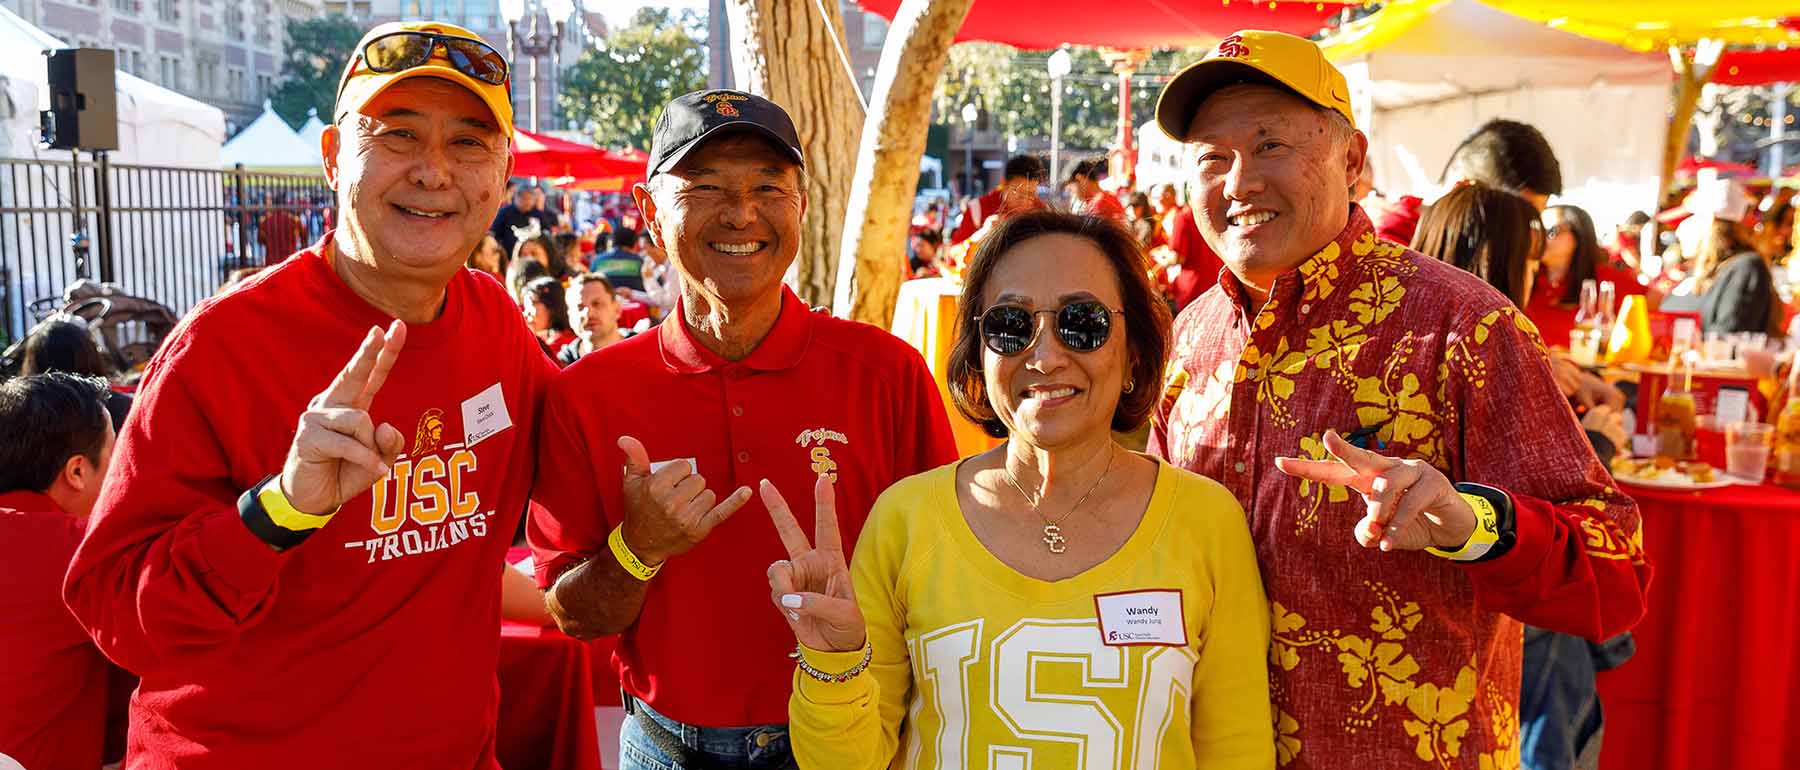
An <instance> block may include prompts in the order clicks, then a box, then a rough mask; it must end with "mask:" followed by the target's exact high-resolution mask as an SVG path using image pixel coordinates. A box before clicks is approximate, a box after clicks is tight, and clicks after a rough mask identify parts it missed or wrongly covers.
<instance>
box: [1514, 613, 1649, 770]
mask: <svg viewBox="0 0 1800 770" xmlns="http://www.w3.org/2000/svg"><path fill="white" fill-rule="evenodd" d="M1636 650H1637V646H1636V644H1635V643H1634V642H1633V641H1632V639H1631V634H1629V633H1625V634H1620V635H1618V636H1615V637H1613V638H1611V639H1608V640H1606V641H1605V642H1604V643H1601V644H1594V643H1593V642H1589V641H1588V640H1586V639H1582V638H1580V637H1577V636H1569V635H1567V634H1559V633H1556V632H1554V631H1545V630H1544V629H1541V628H1535V627H1532V626H1526V627H1525V656H1524V666H1523V671H1521V676H1520V680H1521V681H1520V685H1521V687H1520V698H1519V728H1520V739H1521V746H1520V749H1521V750H1520V752H1519V753H1520V757H1519V759H1520V762H1521V763H1522V765H1523V767H1524V768H1525V770H1577V769H1578V768H1592V767H1598V766H1599V761H1600V740H1601V736H1602V734H1603V733H1604V732H1605V730H1604V721H1603V719H1602V717H1601V713H1600V696H1599V693H1597V692H1596V691H1595V687H1594V675H1595V674H1596V673H1598V672H1601V671H1605V670H1607V669H1610V668H1613V667H1615V666H1617V665H1619V664H1621V663H1624V662H1625V661H1626V660H1629V659H1630V658H1631V655H1632V653H1633V652H1635V651H1636Z"/></svg>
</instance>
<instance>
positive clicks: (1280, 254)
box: [1150, 31, 1650, 770]
mask: <svg viewBox="0 0 1800 770" xmlns="http://www.w3.org/2000/svg"><path fill="white" fill-rule="evenodd" d="M1354 121H1355V118H1354V117H1353V116H1352V114H1351V110H1350V104H1349V89H1348V88H1347V86H1346V83H1345V80H1344V76H1343V75H1342V74H1341V73H1340V72H1338V71H1337V69H1336V68H1334V67H1333V66H1332V65H1331V64H1330V63H1329V62H1327V61H1326V60H1325V58H1324V56H1323V54H1322V53H1320V51H1319V49H1318V47H1317V46H1316V45H1314V44H1313V43H1311V42H1308V41H1306V40H1303V39H1301V38H1297V37H1292V36H1289V35H1283V34H1279V33H1272V32H1258V31H1246V32H1241V33H1239V34H1236V35H1233V36H1231V37H1228V38H1226V39H1225V40H1224V41H1221V43H1220V44H1219V47H1218V48H1217V49H1215V50H1214V51H1213V52H1212V53H1210V54H1208V55H1207V56H1206V58H1205V59H1203V60H1201V61H1200V62H1199V63H1198V64H1195V65H1193V66H1192V67H1189V68H1188V69H1187V70H1185V71H1183V72H1182V73H1181V74H1180V75H1178V76H1176V78H1175V79H1174V80H1173V81H1171V82H1170V84H1169V86H1168V88H1167V89H1166V90H1165V91H1164V92H1163V95H1162V97H1161V101H1160V102H1159V104H1158V106H1157V122H1158V124H1159V126H1160V127H1161V128H1162V130H1163V131H1164V132H1166V133H1168V134H1169V135H1170V136H1171V137H1174V138H1176V139H1177V140H1179V141H1182V142H1184V143H1185V144H1186V145H1187V147H1186V165H1187V168H1188V173H1189V175H1190V178H1189V183H1190V184H1191V185H1192V189H1193V190H1194V193H1195V198H1194V203H1193V206H1194V217H1195V223H1196V224H1197V225H1198V226H1199V228H1200V231H1201V234H1202V235H1203V236H1204V238H1205V239H1206V241H1207V242H1208V243H1209V244H1210V245H1211V246H1212V247H1213V249H1214V250H1215V251H1216V252H1218V254H1219V255H1220V257H1221V258H1222V259H1223V260H1224V262H1225V265H1226V267H1227V268H1228V274H1227V275H1224V276H1222V277H1221V280H1220V283H1219V284H1218V285H1217V286H1215V287H1214V288H1212V289H1210V290H1208V291H1207V292H1206V293H1205V294H1204V295H1202V296H1201V297H1200V298H1199V299H1198V300H1196V301H1195V302H1194V304H1192V305H1191V306H1189V307H1188V308H1187V309H1186V310H1184V311H1183V312H1182V314H1181V316H1180V318H1179V319H1178V320H1177V322H1176V328H1175V338H1176V341H1175V348H1174V353H1173V361H1172V362H1171V366H1170V368H1169V381H1168V383H1167V389H1166V391H1165V396H1164V401H1163V405H1162V407H1161V408H1160V409H1159V410H1158V413H1157V419H1156V423H1155V428H1154V430H1153V433H1152V435H1151V442H1150V445H1151V450H1152V451H1153V452H1156V453H1158V454H1161V455H1162V456H1164V457H1166V458H1168V459H1169V460H1170V461H1171V462H1173V463H1175V464H1177V465H1180V466H1182V467H1184V468H1187V469H1189V470H1192V471H1196V472H1199V473H1202V474H1205V475H1207V476H1210V477H1212V478H1214V479H1217V480H1218V481H1220V482H1221V483H1223V484H1225V486H1226V487H1228V488H1229V489H1231V490H1232V492H1233V493H1234V494H1236V495H1237V497H1238V499H1239V501H1240V502H1242V503H1243V506H1244V510H1245V511H1246V512H1247V514H1248V516H1249V517H1250V527H1251V534H1252V536H1253V538H1254V539H1255V542H1256V547H1257V556H1258V559H1259V561H1260V563H1261V567H1262V573H1263V581H1264V583H1265V586H1266V588H1267V590H1268V594H1269V599H1270V602H1271V604H1272V608H1273V613H1274V621H1273V627H1274V642H1273V645H1272V647H1271V649H1270V656H1269V659H1270V673H1271V677H1272V686H1271V695H1272V696H1273V700H1274V705H1275V707H1276V710H1275V715H1274V718H1275V728H1276V755H1277V760H1278V763H1279V764H1280V765H1281V766H1283V767H1287V768H1312V767H1336V766H1342V765H1343V764H1345V763H1346V762H1354V763H1355V764H1359V765H1366V766H1369V767H1381V768H1389V769H1393V768H1410V767H1421V768H1422V767H1433V768H1439V769H1440V770H1448V769H1451V768H1467V769H1468V770H1475V769H1476V768H1487V767H1517V766H1518V764H1519V752H1520V746H1519V721H1518V700H1519V661H1520V634H1521V630H1520V622H1521V621H1525V622H1529V623H1532V624H1534V625H1538V626H1542V627H1546V628H1550V629H1554V630H1558V631H1564V632H1567V633H1574V634H1579V635H1581V636H1585V637H1588V638H1591V639H1604V638H1606V637H1609V636H1611V635H1613V634H1616V633H1618V632H1619V631H1621V630H1624V629H1626V628H1629V627H1630V626H1631V625H1632V624H1633V623H1635V622H1637V620H1638V618H1639V617H1640V616H1641V615H1642V614H1643V612H1644V591H1645V588H1646V585H1647V584H1648V582H1649V579H1650V568H1649V565H1648V564H1646V563H1645V560H1644V553H1643V547H1642V542H1641V534H1640V529H1639V525H1638V513H1637V509H1636V506H1635V505H1634V504H1633V503H1632V502H1631V501H1630V499H1628V498H1626V497H1625V496H1624V495H1623V494H1621V493H1620V492H1619V490H1618V489H1616V488H1614V487H1612V486H1611V478H1610V477H1609V476H1608V475H1607V473H1606V470H1605V468H1604V467H1602V466H1601V464H1600V462H1599V460H1598V459H1597V458H1596V457H1595V456H1594V453H1593V450H1592V449H1591V448H1590V447H1589V445H1588V443H1587V440H1586V438H1585V437H1584V436H1583V435H1582V431H1581V428H1580V427H1579V425H1578V423H1577V422H1576V420H1575V417H1574V414H1573V412H1572V411H1571V410H1570V408H1569V405H1568V402H1567V400H1566V399H1564V398H1563V396H1562V394H1561V392H1560V391H1559V390H1558V389H1557V386H1556V383H1555V381H1554V380H1553V378H1552V376H1551V371H1550V365H1549V361H1548V359H1547V357H1546V355H1545V352H1544V348H1543V345H1542V343H1541V342H1540V341H1539V340H1538V338H1537V334H1536V332H1535V330H1534V329H1533V328H1532V326H1531V323H1530V322H1529V321H1527V320H1526V319H1525V318H1524V316H1523V315H1521V314H1520V313H1519V312H1518V311H1517V310H1516V309H1515V308H1514V307H1513V305H1512V303H1511V302H1510V301H1508V300H1507V299H1506V298H1505V297H1504V296H1501V295H1500V294H1499V293H1498V292H1496V291H1494V290H1493V289H1491V288H1490V287H1488V286H1487V285H1486V284H1485V283H1483V282H1481V281H1480V280H1479V279H1476V278H1474V277H1473V276H1471V275H1468V274H1466V273H1463V272H1461V271H1458V270H1456V269H1454V268H1451V267H1450V266H1448V265H1445V264H1443V263H1441V262H1437V261H1434V260H1432V259H1430V258H1428V257H1425V256H1423V255H1420V254H1418V253H1417V252H1413V251H1410V250H1407V249H1405V248H1403V247H1401V246H1399V245H1397V244H1394V243H1391V242H1387V241H1382V240H1380V239H1379V238H1377V237H1376V235H1375V232H1374V228H1373V226H1372V225H1371V223H1370V222H1369V218H1368V216H1367V215H1365V214H1364V213H1363V211H1362V210H1361V209H1360V208H1359V207H1357V206H1355V205H1353V204H1352V203H1351V201H1350V198H1349V190H1350V182H1351V181H1352V180H1354V179H1356V178H1357V175H1358V173H1359V172H1360V171H1361V168H1362V166H1363V164H1364V162H1365V160H1366V153H1367V147H1368V140H1367V139H1366V138H1365V137H1364V136H1363V135H1362V134H1361V133H1359V132H1357V131H1356V129H1355V122H1354ZM1271 457H1279V459H1278V460H1276V461H1275V462H1273V463H1271V462H1270V461H1269V459H1268V458H1271ZM1351 758H1354V759H1353V760H1352V759H1351Z"/></svg>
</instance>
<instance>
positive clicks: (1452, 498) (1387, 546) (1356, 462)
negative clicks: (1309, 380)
mask: <svg viewBox="0 0 1800 770" xmlns="http://www.w3.org/2000/svg"><path fill="white" fill-rule="evenodd" d="M1325 451H1326V453H1327V454H1328V455H1329V456H1330V459H1328V460H1306V459H1302V458H1298V457H1278V458H1276V459H1275V467H1276V468H1278V469H1280V470H1281V472H1282V473H1286V474H1287V475H1289V476H1295V477H1298V478H1302V479H1308V480H1311V481H1315V482H1320V483H1324V484H1336V485H1340V486H1345V487H1349V488H1351V489H1353V490H1356V492H1357V493H1358V494H1360V495H1362V498H1363V503H1364V504H1365V505H1366V506H1367V509H1368V511H1367V513H1366V514H1365V515H1364V516H1363V518H1362V520H1361V521H1358V522H1357V523H1356V528H1355V531H1354V534H1355V536H1356V542H1358V543H1360V544H1361V545H1362V546H1363V547H1364V548H1377V547H1379V548H1380V549H1381V550H1383V551H1396V550H1404V551H1411V550H1418V549H1422V548H1427V547H1432V546H1435V547H1438V548H1446V549H1451V550H1454V549H1457V548H1461V547H1462V545H1463V544H1464V543H1466V542H1468V539H1469V535H1470V534H1472V533H1473V532H1474V531H1475V512H1474V511H1473V510H1472V509H1470V508H1469V504H1468V503H1467V502H1465V501H1464V500H1463V499H1462V497H1461V496H1459V495H1457V494H1456V488H1455V487H1453V486H1451V484H1450V480H1449V479H1448V478H1446V477H1445V476H1444V474H1443V473H1441V472H1439V471H1438V469H1436V468H1433V467H1431V465H1429V464H1428V463H1426V462H1424V461H1422V460H1401V459H1397V458H1393V457H1388V456H1386V455H1382V454H1379V453H1376V452H1371V451H1369V450H1367V449H1362V448H1360V447H1357V446H1353V445H1352V444H1350V442H1348V441H1345V440H1344V438H1343V437H1342V436H1339V435H1338V433H1337V431H1335V430H1327V431H1325Z"/></svg>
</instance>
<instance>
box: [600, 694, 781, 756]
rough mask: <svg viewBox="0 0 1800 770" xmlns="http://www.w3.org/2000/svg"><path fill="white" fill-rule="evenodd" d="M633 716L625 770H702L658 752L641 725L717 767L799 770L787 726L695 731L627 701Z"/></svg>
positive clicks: (622, 744)
mask: <svg viewBox="0 0 1800 770" xmlns="http://www.w3.org/2000/svg"><path fill="white" fill-rule="evenodd" d="M625 700H626V704H625V709H626V711H627V712H630V714H631V715H630V716H628V717H626V718H625V724H624V725H623V726H622V727H621V728H620V730H619V768H620V770H702V768H692V767H688V766H685V765H682V764H681V763H680V762H678V761H677V759H676V758H675V757H671V756H669V755H668V754H666V753H664V752H663V750H662V749H660V748H658V747H657V745H656V742H655V741H652V740H651V739H650V736H649V735H647V734H645V732H644V727H643V725H642V724H641V723H640V722H639V721H638V720H642V719H648V720H652V721H654V722H656V723H657V724H658V725H661V726H662V728H663V729H664V730H667V731H668V732H669V733H670V734H672V735H673V736H674V737H675V738H676V739H677V740H680V741H681V743H682V745H684V746H686V747H688V748H689V749H692V750H693V751H694V752H695V753H697V754H700V755H703V757H704V758H705V759H707V760H710V762H711V765H710V766H712V767H721V768H733V769H734V770H798V767H799V766H798V765H796V764H794V752H793V749H792V748H791V747H790V746H789V745H788V732H787V725H762V726H759V727H695V726H694V725H689V724H683V723H681V722H677V721H675V720H673V719H670V718H668V717H665V716H663V715H661V714H658V713H656V712H654V711H651V710H650V707H648V706H645V705H644V704H643V702H642V701H639V700H637V699H636V698H632V697H631V696H630V695H626V696H625Z"/></svg>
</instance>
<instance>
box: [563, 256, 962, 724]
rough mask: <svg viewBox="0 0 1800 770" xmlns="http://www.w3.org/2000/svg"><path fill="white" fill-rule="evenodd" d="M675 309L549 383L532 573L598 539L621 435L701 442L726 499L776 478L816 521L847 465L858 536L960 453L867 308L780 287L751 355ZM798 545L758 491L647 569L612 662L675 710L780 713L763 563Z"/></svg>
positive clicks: (703, 717) (690, 714) (912, 369)
mask: <svg viewBox="0 0 1800 770" xmlns="http://www.w3.org/2000/svg"><path fill="white" fill-rule="evenodd" d="M680 317H681V316H680V313H676V314H675V317H674V318H671V319H670V320H669V321H668V322H666V323H663V324H662V325H661V326H660V327H658V328H659V331H658V332H657V333H656V334H643V335H639V336H636V337H632V338H630V339H627V340H625V341H624V342H619V343H616V344H613V345H608V346H607V347H605V348H601V349H600V350H597V351H595V352H593V353H591V354H589V355H588V356H586V357H584V358H582V359H581V360H580V361H577V362H575V363H574V364H572V365H570V366H569V368H567V369H564V370H563V372H562V374H561V375H559V376H558V377H557V378H556V380H555V382H554V383H553V384H552V385H551V389H550V394H549V397H548V401H547V402H546V404H545V412H544V420H543V424H542V429H543V433H542V440H541V442H540V444H539V452H538V461H539V463H540V465H539V468H538V480H537V485H536V488H535V490H534V491H533V494H532V497H533V499H534V500H535V501H536V502H537V503H539V504H540V505H541V506H542V507H543V510H541V511H539V510H535V509H534V510H533V512H532V516H531V526H530V528H529V530H528V534H529V537H530V540H531V547H532V550H533V551H534V553H535V556H536V562H537V577H538V583H539V584H540V585H543V586H549V585H550V583H552V582H553V581H554V580H555V579H556V578H557V576H559V575H561V574H562V573H563V571H564V570H567V569H568V568H569V567H571V566H573V565H575V564H576V563H578V562H580V561H581V560H583V559H585V558H587V557H589V556H593V555H595V554H601V555H602V556H601V558H607V559H610V558H612V555H611V553H610V552H609V551H608V550H607V547H606V537H607V535H608V534H609V533H611V532H612V529H613V527H615V526H617V525H618V524H619V523H620V522H621V521H623V517H624V498H623V495H622V491H621V481H622V478H621V477H622V473H621V469H622V468H623V467H624V463H625V454H624V452H622V451H620V450H619V447H618V440H619V437H620V436H621V435H630V436H635V437H636V438H637V439H638V440H639V441H642V442H643V443H644V448H645V449H646V450H648V452H649V454H650V461H651V462H652V463H656V462H661V461H664V460H674V459H679V458H692V459H693V460H694V461H695V463H696V464H697V465H698V466H699V467H698V470H699V472H700V474H701V475H702V476H704V477H706V482H707V486H708V488H710V489H711V490H712V491H713V493H714V494H716V495H718V496H719V499H721V500H723V499H724V498H725V497H726V496H728V495H730V494H731V492H732V491H733V490H735V489H737V488H738V487H739V486H749V487H751V488H752V489H754V488H755V485H756V483H757V481H758V480H760V479H764V478H767V479H769V480H770V481H771V482H774V484H775V486H776V488H777V489H779V490H781V494H782V496H783V497H785V498H787V501H788V503H789V504H790V505H791V506H793V509H794V510H795V511H796V512H798V513H797V515H798V516H799V517H800V518H801V519H803V520H804V521H803V522H802V524H803V526H805V528H806V529H807V531H808V532H810V531H812V523H811V519H812V516H811V511H812V510H813V504H812V502H813V501H812V485H813V480H814V479H815V478H817V476H818V474H820V473H836V474H837V510H838V520H839V524H840V525H841V527H842V532H843V536H844V545H845V547H846V549H850V548H853V547H854V545H855V542H856V537H857V535H858V534H859V533H860V532H861V531H862V525H863V521H864V519H866V518H867V517H868V514H869V507H870V506H872V505H873V504H874V503H875V498H876V496H878V495H880V494H881V492H882V490H885V489H887V488H888V486H889V485H891V484H893V483H894V482H896V481H899V480H900V479H903V478H906V477H907V476H911V475H913V474H915V473H919V472H922V471H925V470H929V469H931V468H934V467H937V466H939V465H943V464H945V463H948V462H951V461H953V460H955V459H956V444H955V441H954V440H953V439H952V438H951V435H950V423H949V420H948V419H947V418H946V417H945V416H944V407H943V401H942V400H940V399H939V398H938V394H937V385H936V383H935V382H934V381H933V380H932V378H931V373H930V372H929V370H927V369H926V368H925V361H924V359H922V358H920V357H919V353H918V351H915V350H913V349H912V348H910V347H908V346H907V345H906V343H904V342H902V341H900V339H898V338H896V337H894V336H893V335H890V334H888V333H887V332H885V331H882V330H881V329H878V328H876V327H874V326H869V325H867V324H862V323H856V322H853V321H844V320H840V319H836V318H832V317H830V316H828V315H823V314H819V313H814V312H811V311H809V310H808V309H807V307H806V305H805V304H804V303H802V302H801V301H800V298H798V297H796V296H794V294H793V293H792V292H789V291H787V290H785V289H784V290H783V291H782V306H781V315H780V317H779V319H778V320H777V321H776V322H775V327H774V328H773V329H772V330H770V332H769V335H768V336H767V337H764V338H763V341H762V343H761V344H760V345H758V346H757V348H756V350H755V351H754V352H752V353H751V354H750V356H749V357H748V358H745V359H744V360H742V361H737V362H731V361H726V360H725V359H723V358H720V357H719V356H717V355H714V354H713V353H712V352H711V351H709V350H707V349H706V348H704V347H702V346H701V345H700V344H699V343H698V342H696V341H695V340H694V338H693V337H691V336H690V335H689V334H688V332H687V330H686V328H685V327H684V326H683V324H682V323H681V321H680V320H679V319H680ZM785 558H787V551H786V550H784V549H783V548H782V546H781V539H780V537H778V536H777V535H776V533H775V527H774V525H772V524H771V523H770V522H769V514H768V511H767V509H766V508H764V506H763V504H762V502H761V499H760V498H757V497H752V498H751V500H750V502H748V503H746V504H745V505H744V507H743V508H741V509H739V510H738V512H737V513H736V514H735V515H733V516H732V517H731V518H730V519H727V520H726V521H725V522H724V523H723V524H720V525H719V526H718V528H717V529H714V530H713V531H712V534H711V535H709V536H708V537H707V539H706V540H705V541H703V542H701V543H700V544H699V545H698V546H695V547H694V549H693V550H691V551H688V552H687V553H685V554H682V555H681V556H677V557H675V558H672V559H670V560H669V561H668V563H666V564H665V565H664V566H663V568H662V571H661V572H660V573H658V574H657V576H656V577H655V578H653V579H651V581H650V591H649V594H648V595H647V596H646V597H645V599H644V608H643V611H642V612H641V613H640V614H639V615H638V619H637V622H636V623H635V624H633V625H632V626H631V627H630V628H628V629H626V630H625V632H624V634H622V635H621V638H620V641H619V647H618V649H617V651H616V652H615V653H614V654H613V667H614V669H616V670H617V671H618V673H619V681H620V682H622V683H623V684H624V687H625V690H626V691H628V692H630V693H631V694H632V695H634V696H636V697H637V698H639V699H641V700H643V701H644V702H646V703H648V704H649V705H650V707H651V708H653V709H655V710H657V711H658V712H660V713H662V714H663V715H665V716H668V717H670V718H673V719H677V720H680V721H682V722H686V723H688V724H694V725H702V726H706V727H741V726H748V725H759V724H775V723H785V722H786V721H787V703H788V689H789V686H790V680H791V677H792V676H793V672H794V663H793V661H792V660H791V659H789V658H788V653H790V652H792V651H793V650H794V635H793V632H791V631H790V630H788V627H787V623H786V622H784V621H783V620H782V619H781V616H780V615H779V614H778V613H777V611H776V609H775V608H774V607H773V606H772V605H770V603H769V584H768V581H767V579H766V577H765V574H766V572H767V570H768V568H769V564H770V563H772V562H774V561H776V560H779V559H785Z"/></svg>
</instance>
